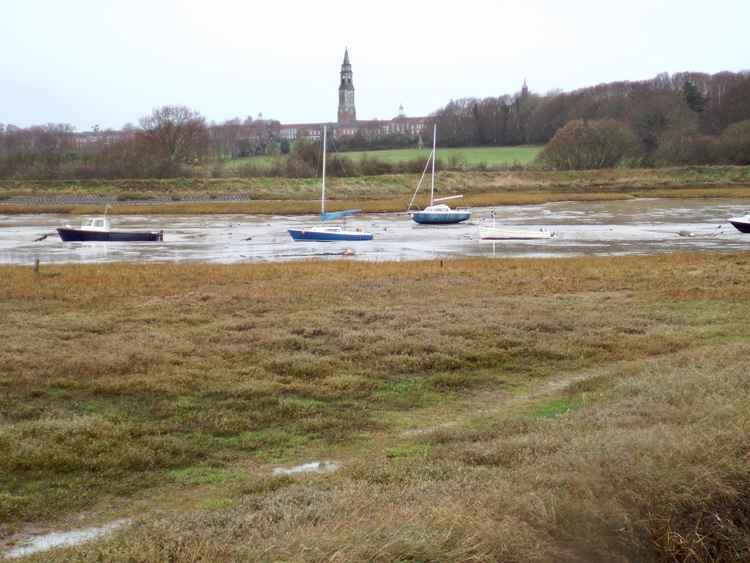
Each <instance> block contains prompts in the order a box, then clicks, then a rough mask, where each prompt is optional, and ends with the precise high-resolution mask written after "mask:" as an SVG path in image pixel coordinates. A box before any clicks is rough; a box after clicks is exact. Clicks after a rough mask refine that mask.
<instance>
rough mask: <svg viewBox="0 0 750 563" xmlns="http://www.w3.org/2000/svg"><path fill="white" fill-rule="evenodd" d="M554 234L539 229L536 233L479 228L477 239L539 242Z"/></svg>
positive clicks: (498, 228) (520, 230)
mask: <svg viewBox="0 0 750 563" xmlns="http://www.w3.org/2000/svg"><path fill="white" fill-rule="evenodd" d="M554 236H555V234H554V233H552V232H550V231H548V230H546V229H543V230H542V229H540V230H538V231H533V230H524V229H510V228H500V227H480V228H479V239H480V240H490V241H492V240H540V239H550V238H552V237H554Z"/></svg>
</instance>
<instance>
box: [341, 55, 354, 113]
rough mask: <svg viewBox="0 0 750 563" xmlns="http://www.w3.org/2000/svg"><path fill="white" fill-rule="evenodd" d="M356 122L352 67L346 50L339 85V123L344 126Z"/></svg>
mask: <svg viewBox="0 0 750 563" xmlns="http://www.w3.org/2000/svg"><path fill="white" fill-rule="evenodd" d="M355 121H357V110H356V108H355V107H354V83H353V82H352V65H351V63H349V49H346V50H345V51H344V62H343V64H342V65H341V84H340V85H339V123H340V124H342V125H343V124H347V123H354V122H355Z"/></svg>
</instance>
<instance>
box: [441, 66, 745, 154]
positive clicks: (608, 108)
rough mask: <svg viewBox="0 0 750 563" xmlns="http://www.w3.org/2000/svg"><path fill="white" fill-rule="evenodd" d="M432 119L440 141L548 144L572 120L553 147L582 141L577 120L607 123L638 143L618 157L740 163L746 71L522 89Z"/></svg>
mask: <svg viewBox="0 0 750 563" xmlns="http://www.w3.org/2000/svg"><path fill="white" fill-rule="evenodd" d="M434 119H435V121H436V123H437V125H438V142H439V143H440V145H441V146H491V145H496V146H505V145H520V144H546V143H548V142H550V141H551V140H552V139H553V137H554V136H555V134H556V133H557V132H558V131H560V130H561V128H563V126H565V125H566V124H569V123H574V124H576V123H577V124H579V125H577V126H576V127H577V129H578V133H579V135H570V134H567V135H564V136H563V138H562V139H558V141H559V143H558V144H560V143H563V142H574V141H576V140H578V139H581V137H580V134H581V133H582V132H583V130H582V129H581V127H580V124H581V123H587V122H590V121H600V120H605V121H604V122H603V123H604V128H605V129H607V130H609V131H612V132H613V134H615V135H623V134H624V135H626V136H629V135H630V134H632V136H633V137H632V139H633V140H634V141H635V143H636V145H635V146H633V145H632V144H628V143H626V144H628V147H627V150H626V151H624V153H623V155H622V156H623V158H621V159H619V160H618V162H622V161H625V160H627V161H628V162H630V163H632V164H637V165H640V166H654V165H667V164H714V163H736V164H744V163H747V161H748V158H750V157H748V155H747V153H746V152H744V151H743V149H742V148H741V146H742V144H743V141H742V139H743V138H744V137H743V136H744V135H745V131H746V129H747V126H745V125H741V123H742V122H744V121H745V120H748V119H750V74H748V73H731V72H722V73H718V74H713V75H710V74H703V73H680V74H675V75H673V76H669V75H668V74H661V75H659V76H657V77H656V78H654V79H652V80H645V81H639V82H614V83H609V84H601V85H598V86H594V87H591V88H584V89H581V90H576V91H574V92H569V93H564V92H551V93H549V94H547V95H537V94H533V93H529V92H526V91H524V92H522V93H519V94H516V95H515V96H500V97H498V98H486V99H482V100H480V99H473V98H472V99H463V100H458V101H452V102H451V103H449V104H448V105H447V106H445V107H444V108H441V109H440V110H438V111H437V112H436V113H435V114H434ZM613 122H616V123H613ZM615 125H620V126H621V128H616V127H614V126H615ZM596 129H597V130H596V131H588V132H587V139H588V142H589V143H592V142H595V141H594V139H596V138H598V139H600V140H601V139H602V131H603V130H602V128H601V127H599V128H596ZM615 129H617V132H616V133H615ZM568 133H570V132H568ZM622 141H623V139H622V138H620V143H621V144H622ZM589 146H590V145H589ZM622 146H623V147H624V145H622ZM593 160H596V159H595V158H594V159H593ZM547 162H548V163H549V162H550V161H549V159H548V160H547Z"/></svg>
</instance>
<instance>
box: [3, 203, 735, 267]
mask: <svg viewBox="0 0 750 563" xmlns="http://www.w3.org/2000/svg"><path fill="white" fill-rule="evenodd" d="M748 210H750V202H748V201H747V200H732V199H701V200H698V199H691V200H674V199H635V200H626V201H608V202H559V203H549V204H544V205H525V206H505V207H497V208H496V211H497V221H498V223H499V224H504V225H510V226H524V227H528V228H529V229H538V228H540V227H546V228H548V229H550V230H552V231H554V232H555V233H556V235H557V236H556V237H555V238H554V239H551V240H525V241H520V240H518V241H499V242H497V243H495V244H494V250H493V244H492V243H485V242H482V243H480V242H479V241H478V237H477V234H478V228H477V226H478V224H479V220H480V219H483V218H487V217H489V212H490V210H489V209H488V208H475V209H474V210H473V212H474V213H473V216H472V219H471V220H470V221H469V222H467V223H462V224H460V225H447V226H428V225H424V226H423V225H416V224H415V223H413V222H412V221H411V219H410V218H409V217H408V216H407V215H405V214H396V213H387V214H376V215H361V216H358V217H355V218H351V219H350V220H348V221H347V226H348V227H349V228H358V227H359V228H362V229H364V230H368V231H370V232H372V233H373V234H374V235H375V240H373V241H369V242H322V243H317V242H293V241H292V240H291V238H290V237H289V235H288V234H287V229H288V228H292V227H294V228H300V227H305V226H310V225H315V224H316V223H317V220H316V219H317V218H316V217H312V216H307V217H304V216H295V217H290V216H273V217H269V216H252V215H197V216H175V215H172V216H170V215H166V216H165V215H162V216H156V215H145V216H118V217H114V218H113V223H114V225H113V226H114V228H115V229H123V230H129V229H132V230H164V233H165V234H164V242H161V243H149V242H140V243H138V242H136V243H63V242H61V241H60V239H59V237H58V236H57V234H56V232H55V228H56V227H59V226H62V225H64V224H66V223H73V224H76V225H77V224H79V223H80V219H82V218H77V217H70V216H68V215H2V214H0V264H32V263H33V262H34V260H35V259H39V260H40V261H41V262H42V263H43V264H45V263H69V262H80V263H91V262H94V263H95V262H120V261H128V262H155V261H159V262H167V261H168V262H184V261H206V262H217V263H233V262H248V261H280V260H296V259H303V258H318V259H342V258H344V257H346V258H347V259H355V260H421V259H430V258H442V257H453V256H488V255H489V256H492V255H493V253H494V255H496V256H573V255H626V254H656V253H660V252H671V251H677V250H713V251H737V250H750V235H743V234H742V233H740V232H738V231H737V230H736V229H734V227H732V226H731V225H730V224H729V223H728V222H727V218H729V217H732V216H737V215H744V214H745V213H746V212H747V211H748ZM1 212H2V207H1V206H0V213H1ZM44 234H48V236H47V238H46V239H45V240H42V241H39V242H34V239H37V238H39V237H40V236H42V235H44ZM347 249H351V250H352V251H353V255H351V256H345V251H346V250H347ZM346 254H349V253H346Z"/></svg>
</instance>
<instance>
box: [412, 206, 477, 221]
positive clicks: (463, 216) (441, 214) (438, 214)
mask: <svg viewBox="0 0 750 563" xmlns="http://www.w3.org/2000/svg"><path fill="white" fill-rule="evenodd" d="M410 215H411V218H412V219H414V221H416V222H417V223H419V224H420V225H452V224H455V223H461V222H462V221H466V220H467V219H469V218H470V217H471V212H470V211H464V210H462V209H451V208H450V207H448V206H447V205H445V204H439V205H430V206H429V207H425V209H424V211H412V212H411V213H410Z"/></svg>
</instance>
